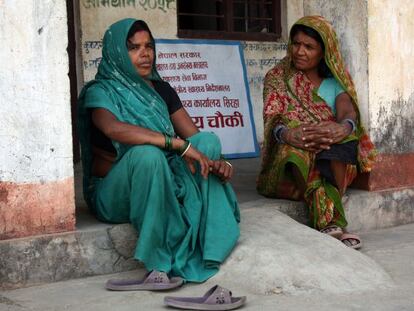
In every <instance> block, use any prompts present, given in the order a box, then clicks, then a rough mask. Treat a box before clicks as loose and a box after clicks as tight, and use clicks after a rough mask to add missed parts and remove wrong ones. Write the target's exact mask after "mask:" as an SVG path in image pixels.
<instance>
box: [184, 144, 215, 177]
mask: <svg viewBox="0 0 414 311" xmlns="http://www.w3.org/2000/svg"><path fill="white" fill-rule="evenodd" d="M183 159H184V160H185V162H186V163H187V165H188V168H189V169H190V171H191V173H193V174H194V173H195V172H196V166H195V163H196V162H198V164H200V173H201V176H203V177H204V178H207V177H208V174H209V172H210V166H211V165H213V161H212V160H210V159H209V158H207V156H205V155H204V154H202V153H201V152H200V151H198V150H197V149H195V148H194V147H193V146H190V148H188V150H187V152H186V153H185V155H184V156H183Z"/></svg>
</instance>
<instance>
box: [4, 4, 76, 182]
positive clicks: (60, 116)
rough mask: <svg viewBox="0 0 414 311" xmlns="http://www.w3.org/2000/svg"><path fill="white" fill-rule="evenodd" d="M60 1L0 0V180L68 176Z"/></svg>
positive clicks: (65, 63)
mask: <svg viewBox="0 0 414 311" xmlns="http://www.w3.org/2000/svg"><path fill="white" fill-rule="evenodd" d="M67 37H68V36H67V20H66V4H65V1H61V0H37V1H15V0H3V1H0V42H1V44H2V48H1V49H0V64H1V65H0V66H1V70H0V101H1V103H0V115H1V126H0V181H2V182H18V183H26V182H40V183H43V182H47V181H55V180H61V179H64V178H67V177H70V176H73V165H72V137H71V134H72V127H71V115H70V96H69V78H68V75H67V73H68V56H67V53H66V47H67Z"/></svg>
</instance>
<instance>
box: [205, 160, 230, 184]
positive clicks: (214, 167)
mask: <svg viewBox="0 0 414 311" xmlns="http://www.w3.org/2000/svg"><path fill="white" fill-rule="evenodd" d="M210 172H211V173H213V174H214V175H216V176H217V177H218V178H220V180H221V181H222V182H227V181H228V180H229V179H230V178H231V177H232V176H233V166H232V165H231V164H230V163H229V162H227V161H225V160H216V161H212V164H211V165H210Z"/></svg>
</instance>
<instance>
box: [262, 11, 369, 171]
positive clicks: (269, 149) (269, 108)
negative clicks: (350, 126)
mask: <svg viewBox="0 0 414 311" xmlns="http://www.w3.org/2000/svg"><path fill="white" fill-rule="evenodd" d="M295 25H304V26H307V27H310V28H312V29H314V30H315V31H317V32H318V34H319V35H320V36H321V38H322V40H323V42H324V45H325V53H324V58H325V62H326V65H327V66H328V67H329V69H330V71H331V73H332V75H333V77H334V78H335V79H336V80H337V81H338V83H339V84H340V85H341V86H342V88H343V89H344V90H345V91H346V92H347V93H348V95H349V96H350V97H351V101H352V103H353V106H354V108H355V111H356V113H357V130H356V135H357V138H358V139H359V148H358V163H359V168H360V170H361V171H363V172H367V171H370V170H371V168H372V164H373V161H374V159H375V155H376V151H375V148H374V145H373V144H372V142H371V141H370V139H369V137H368V135H367V134H366V132H365V129H364V128H363V126H362V123H361V118H360V113H359V109H358V98H357V94H356V91H355V86H354V83H353V81H352V78H351V76H350V74H349V72H348V71H347V70H346V67H345V63H344V61H343V58H342V55H341V53H340V49H339V42H338V39H337V36H336V33H335V30H334V29H333V27H332V25H331V24H330V23H329V22H328V21H327V20H326V19H325V18H323V17H322V16H305V17H302V18H301V19H299V20H298V21H297V22H296V23H295ZM291 40H292V38H289V43H288V52H287V55H286V57H285V58H284V59H283V60H282V61H281V62H280V63H279V64H277V65H276V66H275V67H274V68H272V69H271V70H270V71H269V72H268V73H267V75H266V78H265V85H264V89H263V99H264V108H263V109H264V110H263V117H264V120H265V133H264V135H265V139H264V162H265V163H266V162H267V160H269V161H270V159H271V158H272V154H273V153H274V152H277V151H276V150H275V148H276V147H275V146H274V141H273V139H272V130H273V128H274V126H275V124H276V123H284V124H285V125H287V126H289V127H296V126H298V125H299V124H301V123H304V122H308V123H319V122H321V121H328V120H330V121H332V120H335V117H334V116H333V114H332V111H331V110H330V108H329V107H328V105H326V103H324V102H322V104H320V103H319V102H318V101H320V100H321V99H320V98H316V97H317V96H316V95H315V94H314V93H313V91H312V83H311V82H310V81H309V80H308V79H307V78H306V77H305V75H304V73H302V72H301V71H299V70H297V69H296V68H295V67H294V66H293V63H292V60H291V59H292V44H291ZM315 98H316V99H317V101H315ZM297 107H300V108H297ZM266 159H267V160H266Z"/></svg>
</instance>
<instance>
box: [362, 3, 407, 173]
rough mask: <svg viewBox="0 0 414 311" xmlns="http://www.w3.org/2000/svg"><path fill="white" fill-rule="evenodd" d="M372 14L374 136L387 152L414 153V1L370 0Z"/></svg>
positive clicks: (370, 44) (370, 35)
mask: <svg viewBox="0 0 414 311" xmlns="http://www.w3.org/2000/svg"><path fill="white" fill-rule="evenodd" d="M368 14H369V17H370V18H369V22H368V36H369V45H368V50H369V51H368V53H369V85H370V88H369V96H370V103H371V106H370V111H369V112H370V118H371V120H372V122H371V127H372V129H373V130H372V136H373V138H374V140H375V141H376V144H377V146H378V148H379V150H380V151H381V152H383V153H397V154H404V153H413V152H414V128H413V126H414V121H413V120H414V58H413V55H414V2H413V1H410V0H399V1H395V0H384V1H380V2H379V1H375V0H370V1H368ZM411 166H412V163H411Z"/></svg>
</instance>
